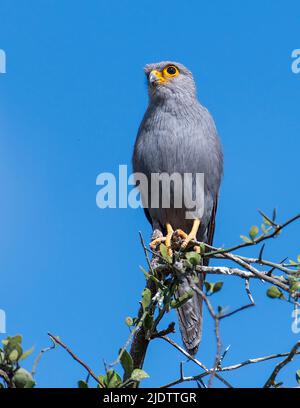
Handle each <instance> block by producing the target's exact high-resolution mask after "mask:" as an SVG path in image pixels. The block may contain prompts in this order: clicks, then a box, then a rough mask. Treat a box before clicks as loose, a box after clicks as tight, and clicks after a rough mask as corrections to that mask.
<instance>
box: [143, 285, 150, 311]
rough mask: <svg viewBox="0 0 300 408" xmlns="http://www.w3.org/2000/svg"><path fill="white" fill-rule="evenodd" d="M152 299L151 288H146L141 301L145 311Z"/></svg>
mask: <svg viewBox="0 0 300 408" xmlns="http://www.w3.org/2000/svg"><path fill="white" fill-rule="evenodd" d="M151 300H152V297H151V291H150V289H148V288H145V289H144V290H143V293H142V302H141V303H142V306H143V310H144V312H145V310H146V309H147V308H148V307H149V306H150V304H151Z"/></svg>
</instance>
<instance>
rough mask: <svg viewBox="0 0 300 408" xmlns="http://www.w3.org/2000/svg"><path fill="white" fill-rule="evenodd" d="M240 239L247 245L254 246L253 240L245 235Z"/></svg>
mask: <svg viewBox="0 0 300 408" xmlns="http://www.w3.org/2000/svg"><path fill="white" fill-rule="evenodd" d="M240 237H241V239H242V240H243V241H244V242H245V243H246V244H252V241H251V239H250V238H248V237H246V236H245V235H240Z"/></svg>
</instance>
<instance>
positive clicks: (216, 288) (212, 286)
mask: <svg viewBox="0 0 300 408" xmlns="http://www.w3.org/2000/svg"><path fill="white" fill-rule="evenodd" d="M204 284H205V289H206V293H207V294H210V295H213V294H214V293H217V292H220V290H221V289H222V287H223V284H224V282H215V283H214V282H207V281H206V282H204Z"/></svg>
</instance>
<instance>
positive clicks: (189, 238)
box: [181, 218, 200, 249]
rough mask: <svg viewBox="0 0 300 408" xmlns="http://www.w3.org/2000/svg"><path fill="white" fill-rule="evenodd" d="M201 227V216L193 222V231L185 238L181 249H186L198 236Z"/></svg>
mask: <svg viewBox="0 0 300 408" xmlns="http://www.w3.org/2000/svg"><path fill="white" fill-rule="evenodd" d="M199 227H200V220H199V218H196V219H195V220H194V222H193V226H192V229H191V232H190V233H189V234H188V235H187V237H186V238H185V240H184V241H183V243H182V245H181V249H186V248H187V246H188V244H189V243H190V242H191V241H193V240H195V239H196V236H197V232H198V229H199Z"/></svg>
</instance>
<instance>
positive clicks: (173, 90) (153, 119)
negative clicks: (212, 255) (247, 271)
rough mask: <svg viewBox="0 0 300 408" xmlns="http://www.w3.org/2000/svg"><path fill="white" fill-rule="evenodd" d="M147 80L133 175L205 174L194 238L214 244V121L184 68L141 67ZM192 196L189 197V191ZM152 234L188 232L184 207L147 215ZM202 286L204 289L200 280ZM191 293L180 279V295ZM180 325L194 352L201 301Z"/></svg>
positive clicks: (189, 307) (219, 162) (217, 169)
mask: <svg viewBox="0 0 300 408" xmlns="http://www.w3.org/2000/svg"><path fill="white" fill-rule="evenodd" d="M168 66H175V67H176V68H178V70H179V75H178V76H176V77H172V78H166V81H164V82H163V83H158V82H156V83H152V84H151V83H150V81H149V75H152V74H151V73H152V72H163V71H164V68H165V67H168ZM145 73H146V75H147V77H148V92H149V105H148V108H147V111H146V113H145V115H144V118H143V120H142V123H141V125H140V128H139V131H138V135H137V139H136V142H135V147H134V154H133V170H134V172H139V173H144V174H145V175H146V176H147V177H148V178H149V179H150V177H151V174H152V173H163V172H165V173H168V174H173V173H175V172H177V173H180V174H184V173H192V174H193V175H194V174H196V173H204V175H205V184H204V213H203V215H202V217H201V224H200V228H199V230H198V233H197V239H198V240H200V241H205V242H207V243H211V242H212V238H213V233H214V219H215V212H216V207H217V198H218V192H219V187H220V182H221V176H222V171H223V156H222V150H221V146H220V142H219V138H218V136H217V131H216V128H215V124H214V121H213V119H212V117H211V115H210V113H209V112H208V111H207V109H206V108H205V107H203V106H202V105H201V104H200V103H199V102H198V100H197V96H196V87H195V83H194V79H193V76H192V74H191V72H190V71H189V70H188V69H187V68H185V67H184V66H183V65H182V64H179V63H175V62H170V61H164V62H160V63H157V64H149V65H147V66H146V67H145ZM150 194H151V191H150ZM191 194H193V193H192V192H191ZM145 211H146V215H147V217H148V219H149V221H150V222H151V224H152V227H153V230H154V231H157V230H158V231H161V232H162V233H165V225H166V223H170V224H171V225H172V227H173V228H174V230H175V229H183V230H184V231H186V232H188V231H190V229H191V227H192V224H193V220H189V219H186V218H185V211H186V209H185V208H184V206H183V208H172V207H171V208H169V209H167V208H161V207H160V208H151V207H149V208H148V209H146V210H145ZM199 285H200V287H202V285H203V281H202V280H201V281H200V283H199ZM188 289H189V284H188V281H187V278H186V277H184V278H183V279H182V281H181V283H180V285H179V287H178V296H180V295H181V294H182V293H184V292H186V291H187V290H188ZM178 315H179V323H180V329H181V333H182V338H183V342H184V344H185V347H186V348H187V349H188V350H189V351H190V352H191V353H193V354H194V353H195V352H196V351H197V349H198V345H199V342H200V340H201V331H202V299H201V298H200V297H199V296H198V295H194V297H193V298H192V299H190V300H189V301H188V302H187V303H186V304H184V305H183V306H182V307H181V308H180V309H179V310H178Z"/></svg>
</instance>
